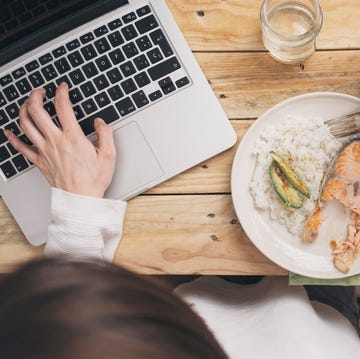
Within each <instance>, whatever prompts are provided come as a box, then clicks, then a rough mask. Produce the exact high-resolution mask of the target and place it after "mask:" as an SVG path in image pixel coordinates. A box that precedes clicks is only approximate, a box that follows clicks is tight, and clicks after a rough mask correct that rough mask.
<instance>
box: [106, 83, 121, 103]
mask: <svg viewBox="0 0 360 359" xmlns="http://www.w3.org/2000/svg"><path fill="white" fill-rule="evenodd" d="M108 94H109V96H110V97H111V99H112V100H113V101H116V100H119V99H121V98H122V97H123V96H124V94H123V92H122V90H121V88H120V86H119V85H115V86H113V87H111V88H109V89H108Z"/></svg>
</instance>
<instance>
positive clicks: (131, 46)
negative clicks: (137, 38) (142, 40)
mask: <svg viewBox="0 0 360 359" xmlns="http://www.w3.org/2000/svg"><path fill="white" fill-rule="evenodd" d="M122 50H123V52H124V54H125V56H126V57H127V58H128V59H130V58H131V57H134V56H135V55H137V54H138V53H139V51H138V49H137V48H136V46H135V43H134V42H129V43H128V44H126V45H124V46H123V47H122Z"/></svg>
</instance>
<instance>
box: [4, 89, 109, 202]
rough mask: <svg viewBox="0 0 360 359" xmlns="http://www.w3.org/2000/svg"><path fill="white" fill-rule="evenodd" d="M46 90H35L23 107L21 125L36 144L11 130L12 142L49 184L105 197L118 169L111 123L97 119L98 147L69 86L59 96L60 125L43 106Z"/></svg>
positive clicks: (95, 125) (57, 92) (56, 107)
mask: <svg viewBox="0 0 360 359" xmlns="http://www.w3.org/2000/svg"><path fill="white" fill-rule="evenodd" d="M44 96H45V90H44V89H38V90H34V91H32V92H31V94H30V97H29V99H28V100H27V101H26V102H25V103H24V104H23V105H22V106H21V108H20V110H19V117H20V127H21V129H22V130H23V132H24V133H25V134H26V136H27V137H28V138H29V139H30V141H31V142H32V143H33V144H34V145H35V148H34V147H30V146H28V145H26V144H25V143H23V142H22V141H21V140H20V139H19V138H17V137H16V136H15V135H14V134H13V133H12V132H11V131H8V130H6V131H5V135H6V136H7V138H8V140H9V142H10V143H11V144H12V145H13V146H14V147H15V149H16V150H17V151H19V152H20V153H21V154H22V155H23V156H25V157H26V158H27V159H28V160H29V161H30V162H32V163H34V164H35V166H37V167H38V168H39V170H40V171H41V172H42V174H43V175H44V176H45V177H46V179H47V181H48V182H49V184H50V185H51V186H53V187H57V188H59V189H62V190H64V191H68V192H72V193H76V194H81V195H86V196H93V197H103V195H104V192H105V191H106V189H107V188H108V187H109V185H110V183H111V179H112V176H113V173H114V168H115V156H116V152H115V146H114V140H113V135H112V128H111V126H109V125H107V124H106V123H105V122H104V121H103V120H102V119H99V118H97V119H96V120H95V122H94V127H95V131H96V134H97V136H98V146H97V147H95V146H94V145H93V144H92V143H91V142H90V141H89V140H88V139H87V138H86V137H85V135H84V133H83V131H82V129H81V127H80V125H79V124H78V122H77V120H76V117H75V114H74V111H73V109H72V106H71V103H70V99H69V93H68V85H67V84H66V83H62V84H61V85H60V86H59V87H58V89H57V91H56V96H55V109H56V113H57V116H58V119H59V122H60V124H61V128H58V127H57V126H56V125H55V124H54V122H53V121H52V118H51V117H50V116H49V114H48V113H47V112H46V111H45V109H44V107H43V97H44Z"/></svg>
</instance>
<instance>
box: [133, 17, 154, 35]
mask: <svg viewBox="0 0 360 359" xmlns="http://www.w3.org/2000/svg"><path fill="white" fill-rule="evenodd" d="M135 26H136V28H137V29H138V31H139V32H140V34H144V33H145V32H148V31H151V30H152V29H155V28H156V27H158V26H159V24H158V22H157V21H156V19H155V17H154V15H149V16H147V17H144V18H142V19H141V20H139V21H136V22H135Z"/></svg>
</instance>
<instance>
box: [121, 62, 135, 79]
mask: <svg viewBox="0 0 360 359" xmlns="http://www.w3.org/2000/svg"><path fill="white" fill-rule="evenodd" d="M120 70H121V72H122V73H123V75H124V77H128V76H131V75H133V74H134V73H135V72H136V70H135V67H134V65H133V64H132V63H131V61H128V62H125V63H124V64H122V65H120Z"/></svg>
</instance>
